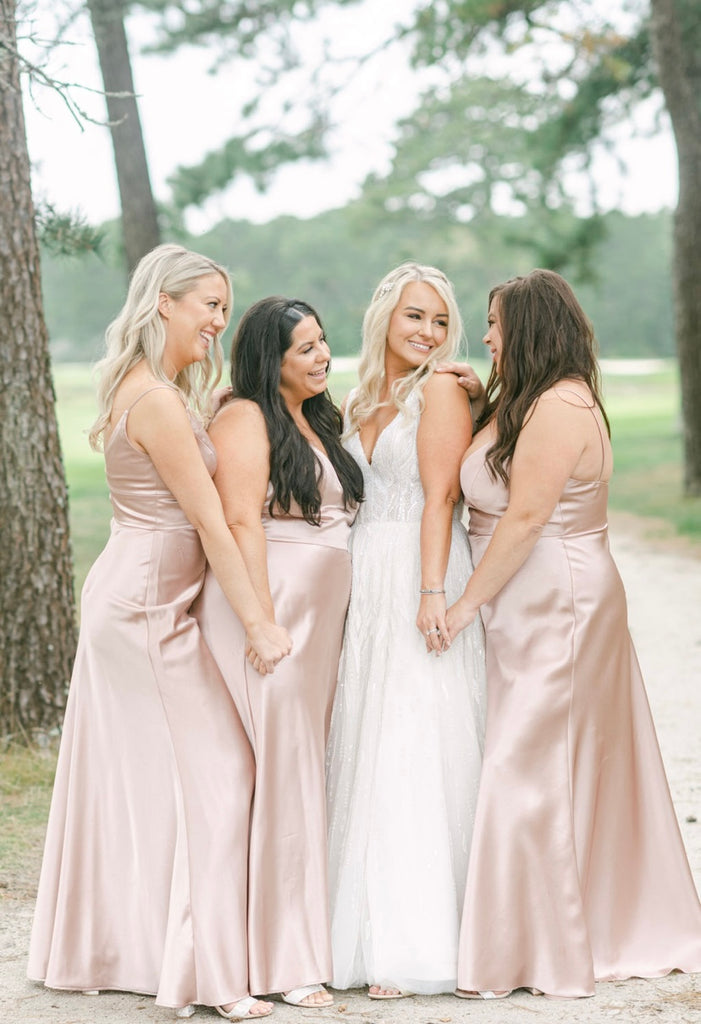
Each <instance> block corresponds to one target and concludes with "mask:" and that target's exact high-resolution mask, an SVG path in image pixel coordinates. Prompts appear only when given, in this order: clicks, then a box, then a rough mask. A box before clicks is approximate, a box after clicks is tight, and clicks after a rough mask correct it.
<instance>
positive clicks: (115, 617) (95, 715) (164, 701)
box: [28, 413, 252, 1007]
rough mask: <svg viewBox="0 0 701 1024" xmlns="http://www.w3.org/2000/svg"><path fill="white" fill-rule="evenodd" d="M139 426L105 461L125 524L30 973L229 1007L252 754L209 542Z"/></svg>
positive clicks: (105, 572) (118, 537)
mask: <svg viewBox="0 0 701 1024" xmlns="http://www.w3.org/2000/svg"><path fill="white" fill-rule="evenodd" d="M126 424H127V414H126V413H125V414H124V416H123V417H122V418H121V420H120V421H119V422H118V424H117V425H116V427H115V429H114V431H113V433H112V435H111V437H110V438H109V441H108V442H107V444H106V449H105V466H106V471H107V479H108V483H109V487H110V496H111V500H112V505H113V511H114V518H113V521H112V526H111V534H110V538H109V540H108V543H107V546H106V547H105V549H104V551H103V552H102V553H101V555H100V556H99V557H98V559H97V561H96V562H95V564H94V565H93V567H92V569H91V570H90V573H89V575H88V577H87V579H86V582H85V586H84V588H83V594H82V601H81V630H80V639H79V644H78V651H77V655H76V661H75V667H74V671H73V678H72V681H71V688H70V693H69V699H68V706H67V709H66V715H65V720H64V725H63V736H62V741H61V749H60V754H59V760H58V767H57V771H56V781H55V786H54V794H53V799H52V804H51V812H50V816H49V824H48V831H47V838H46V847H45V852H44V860H43V865H42V871H41V879H40V883H39V894H38V898H37V904H36V912H35V917H34V926H33V931H32V940H31V949H30V956H29V966H28V974H29V977H30V978H33V979H38V980H42V981H44V982H45V984H46V985H47V986H49V987H51V988H62V989H77V990H85V989H88V990H90V989H119V990H126V991H131V992H140V993H147V994H155V995H156V998H157V1002H158V1003H160V1004H161V1005H164V1006H171V1007H179V1006H184V1005H186V1004H188V1003H202V1004H207V1005H215V1004H221V1003H227V1002H232V1001H234V1000H236V999H240V998H241V997H242V996H244V995H246V993H247V992H248V971H247V962H246V948H245V929H246V889H245V885H243V886H242V885H241V882H240V879H241V877H245V857H244V859H243V862H241V844H240V831H241V828H245V826H246V816H244V818H243V822H242V821H241V819H240V817H237V815H238V814H239V806H238V800H237V799H236V793H237V786H238V785H239V784H245V782H246V779H247V778H248V776H249V775H250V772H251V770H252V766H251V765H250V750H249V747H248V744H247V742H246V737H245V735H244V733H243V730H242V728H241V725H240V722H239V720H238V717H237V716H236V714H235V711H234V707H233V703H232V701H231V698H230V696H229V693H228V691H227V689H226V686H225V685H224V681H223V679H222V678H221V675H220V674H219V672H218V670H217V668H216V666H215V665H214V662H213V660H212V658H211V655H210V654H209V651H208V650H207V648H206V647H205V644H204V642H203V641H202V637H201V635H200V632H199V629H198V627H197V623H196V621H195V620H194V618H192V616H191V615H190V614H189V607H190V605H191V603H192V601H193V600H194V598H195V597H196V596H197V593H198V591H199V590H200V587H201V585H202V581H203V578H204V570H205V558H204V553H203V551H202V546H201V544H200V540H199V537H198V535H197V533H196V531H195V530H194V529H193V527H192V526H191V525H190V524H189V522H188V521H187V519H186V518H185V515H184V513H183V512H182V510H181V508H180V506H179V505H178V503H177V502H176V500H175V498H174V497H173V495H172V494H171V492H170V491H169V490H168V489H167V487H166V486H165V484H164V483H163V481H162V480H161V479H160V477H159V476H158V474H157V472H156V470H155V467H154V465H153V463H152V462H151V460H150V458H149V457H148V456H147V455H146V454H145V453H144V452H142V451H141V450H139V449H137V448H136V447H135V446H134V445H133V444H132V443H131V442H130V441H129V438H128V437H127V433H126ZM193 428H194V429H195V434H196V437H197V441H198V444H199V447H200V451H201V453H202V456H203V458H204V460H205V462H206V464H207V468H208V470H209V471H210V473H213V472H214V468H215V465H216V455H215V453H214V450H213V449H212V447H211V445H210V443H209V440H208V438H207V435H206V434H205V432H204V431H203V430H202V428H201V427H199V426H198V425H196V424H195V422H194V420H193Z"/></svg>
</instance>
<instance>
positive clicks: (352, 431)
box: [328, 263, 485, 999]
mask: <svg viewBox="0 0 701 1024" xmlns="http://www.w3.org/2000/svg"><path fill="white" fill-rule="evenodd" d="M461 336H462V326H461V320H460V314H459V311H458V308H457V304H456V301H455V297H454V294H453V288H452V286H451V284H450V282H449V281H448V280H447V278H446V277H445V275H444V274H442V273H441V272H440V271H439V270H436V269H435V268H433V267H426V266H421V265H419V264H416V263H407V264H404V265H402V266H400V267H398V268H397V269H395V270H393V271H392V272H391V273H389V274H388V275H387V276H386V277H385V278H384V279H383V280H382V281H381V282H380V284H379V285H378V287H377V289H376V291H375V294H374V295H373V298H372V301H371V303H370V306H369V308H368V310H367V312H366V314H365V318H364V322H363V350H362V356H361V362H360V368H359V375H360V384H359V387H358V388H357V389H356V390H355V391H353V392H351V394H350V396H349V397H348V400H347V402H346V407H345V432H346V442H345V443H346V446H347V448H348V451H350V453H351V454H352V455H353V457H354V458H355V459H356V461H357V462H358V465H359V466H360V467H361V469H362V471H363V477H364V485H365V501H364V502H363V504H362V505H361V507H360V511H359V513H358V516H357V519H356V521H355V525H354V526H353V528H352V531H351V541H350V548H351V554H352V563H353V579H352V588H351V601H350V607H349V611H348V618H347V623H346V632H345V638H344V644H343V651H342V655H341V664H340V669H339V683H338V689H337V693H336V699H335V703H334V708H333V714H332V721H331V733H330V740H329V750H328V806H329V857H330V883H331V908H332V924H331V930H332V947H333V960H334V978H333V984H334V986H335V987H337V988H352V987H357V986H360V985H365V984H367V985H368V986H369V995H370V996H371V997H372V998H376V999H390V998H399V997H400V996H402V995H407V994H410V993H437V992H452V991H453V990H454V988H455V984H456V977H457V955H458V926H459V918H460V911H461V909H462V901H463V892H464V886H465V876H466V871H467V856H468V850H469V846H470V839H471V834H472V822H473V815H474V808H475V802H476V795H477V784H478V777H479V771H480V762H481V746H482V734H483V722H482V717H483V708H484V701H485V680H484V642H483V635H482V628H481V625H480V624H479V622H476V623H474V624H473V626H472V627H471V628H470V630H467V631H465V632H464V633H463V634H461V636H460V638H459V639H458V640H457V641H456V642H455V643H454V644H452V645H451V644H450V642H449V637H448V633H447V629H446V621H445V614H446V607H447V605H446V602H449V603H450V602H452V601H454V600H455V596H456V595H458V594H459V593H460V592H461V591H462V588H463V587H464V575H465V574H467V576H469V575H470V573H471V572H472V563H471V560H470V552H469V547H468V543H467V535H466V532H465V529H464V527H463V526H462V524H461V522H460V513H461V506H460V483H459V469H460V459H461V457H462V453H463V451H464V449H465V444H466V443H468V444H469V440H470V438H471V435H472V430H471V421H470V412H469V406H468V403H467V402H466V401H465V396H464V393H463V392H462V391H461V389H460V387H459V386H458V384H457V382H456V379H455V377H454V376H453V375H452V374H450V375H439V374H435V373H434V370H435V367H436V364H437V363H438V362H444V361H446V360H451V359H452V358H453V357H454V355H455V353H456V351H457V349H458V346H459V344H460V341H461Z"/></svg>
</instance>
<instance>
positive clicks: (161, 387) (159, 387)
mask: <svg viewBox="0 0 701 1024" xmlns="http://www.w3.org/2000/svg"><path fill="white" fill-rule="evenodd" d="M162 390H166V391H175V392H176V393H179V392H177V388H174V387H173V385H172V384H154V385H153V387H152V388H146V390H145V391H142V392H141V394H140V395H137V397H136V398H135V399H134V401H133V402H132V403H131V405H129V406H127V408H126V409H125V410H124V411H125V413H126V414H127V416H128V415H129V413H130V412H131V410H132V409H133V408H134V406H135V405H136V404H137V403H138V402H140V401H141V399H142V398H145V396H146V395H150V394H151V392H152V391H162Z"/></svg>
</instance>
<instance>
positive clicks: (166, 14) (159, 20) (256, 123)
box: [132, 0, 359, 211]
mask: <svg viewBox="0 0 701 1024" xmlns="http://www.w3.org/2000/svg"><path fill="white" fill-rule="evenodd" d="M358 2H359V0H259V2H257V3H254V4H252V3H250V2H249V0H196V2H193V3H188V4H182V3H173V2H171V0H132V6H134V7H139V8H141V9H143V10H147V11H150V12H151V13H152V14H153V15H155V16H156V18H155V22H154V23H155V30H156V41H155V42H154V43H151V44H149V45H148V46H147V47H145V52H147V53H149V52H150V53H172V52H173V51H174V50H177V49H178V48H180V47H183V46H204V47H207V49H208V52H210V53H211V54H212V59H213V70H215V69H216V68H217V67H218V66H221V65H222V64H223V63H225V62H227V61H231V60H237V61H241V60H248V61H250V67H251V75H252V76H255V77H256V79H257V81H258V85H259V89H258V91H257V93H256V94H254V95H253V96H252V97H249V98H247V99H243V100H242V102H241V103H240V104H239V111H238V123H239V124H241V125H243V126H244V128H246V129H247V130H245V131H243V132H239V133H238V134H235V135H232V136H231V137H230V138H229V139H228V140H226V142H225V143H224V144H223V145H222V146H221V147H219V148H218V149H217V150H214V151H212V152H210V153H208V154H207V156H206V157H205V158H204V159H203V160H202V161H200V163H199V164H196V165H193V166H189V167H180V168H178V169H177V171H176V172H175V174H174V175H173V176H172V177H171V178H170V180H169V184H170V185H171V186H172V197H173V198H172V202H173V205H174V207H175V210H176V211H183V210H185V209H187V207H188V206H193V205H195V206H197V205H201V204H202V203H204V202H205V201H206V200H207V199H208V198H209V197H210V196H212V195H214V194H216V193H217V192H220V191H221V190H223V189H225V188H226V187H227V186H228V185H229V184H230V183H231V182H232V181H234V179H235V178H237V177H238V176H240V175H249V176H250V177H251V178H252V180H253V183H254V185H255V186H256V188H258V189H260V190H263V189H264V188H265V187H266V186H267V185H268V183H269V181H270V178H271V176H272V175H273V173H274V172H275V171H276V170H277V169H278V168H279V167H281V166H283V165H285V164H288V163H291V162H294V161H297V160H301V159H318V158H320V157H323V156H325V155H326V136H327V132H328V128H329V123H328V118H327V115H326V112H325V109H324V106H325V104H324V103H323V102H322V101H321V100H320V97H319V96H318V95H316V94H315V93H313V94H312V98H310V99H307V100H303V99H302V98H301V97H300V96H299V95H297V93H296V91H295V86H294V85H292V86H291V93H290V95H288V96H285V95H284V90H283V91H282V93H281V101H280V112H279V116H278V117H277V118H275V119H274V121H273V122H272V123H271V122H270V118H268V119H267V120H261V119H260V117H258V116H257V115H258V113H259V107H260V103H261V99H262V98H263V97H264V96H265V95H266V93H267V92H268V91H269V90H270V89H272V88H274V87H275V86H277V85H278V84H279V83H280V82H284V80H285V75H286V74H287V73H289V72H292V71H295V70H298V69H299V68H300V67H301V66H302V63H303V62H302V59H301V57H300V55H299V53H298V52H297V50H296V48H295V46H294V45H293V42H292V37H291V34H290V27H291V26H292V25H294V24H295V23H300V22H305V21H310V20H311V19H312V18H314V17H315V16H316V15H317V14H318V12H319V11H320V10H321V8H323V7H324V6H327V5H329V4H334V5H335V6H346V5H349V4H354V3H358ZM253 58H256V63H255V64H254V63H253ZM292 97H294V98H292ZM230 105H231V104H229V106H230ZM304 108H306V109H305V117H306V123H305V126H304V127H303V128H301V129H300V128H299V127H295V129H294V130H288V129H286V128H285V118H286V115H287V114H289V112H290V111H291V110H292V109H294V110H295V112H296V114H297V115H299V113H300V111H301V110H302V109H304ZM297 120H299V116H298V117H297ZM249 126H250V127H249Z"/></svg>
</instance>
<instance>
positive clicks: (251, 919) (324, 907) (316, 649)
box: [195, 296, 362, 1008]
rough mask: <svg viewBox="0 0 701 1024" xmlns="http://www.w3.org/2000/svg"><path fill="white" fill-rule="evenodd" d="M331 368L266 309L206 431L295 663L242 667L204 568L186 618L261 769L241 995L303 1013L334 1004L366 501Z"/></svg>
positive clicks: (238, 646) (261, 587) (301, 310)
mask: <svg viewBox="0 0 701 1024" xmlns="http://www.w3.org/2000/svg"><path fill="white" fill-rule="evenodd" d="M329 359H330V354H329V347H328V345H327V343H326V337H325V335H324V330H323V327H322V326H321V321H320V319H319V316H318V314H317V313H316V312H315V311H314V310H313V309H312V308H311V306H309V305H307V304H306V303H304V302H300V301H297V300H287V299H284V298H280V297H275V296H273V297H270V298H266V299H262V300H261V301H260V302H258V303H256V304H255V305H254V306H252V307H251V308H250V309H249V310H248V311H247V312H246V313H245V314H244V316H243V317H242V319H241V322H240V324H239V326H238V329H237V332H236V336H235V338H234V344H233V349H232V358H231V379H232V382H233V388H232V390H231V392H230V393H229V394H228V395H226V396H225V397H224V400H223V402H222V404H221V406H220V408H219V410H218V411H217V413H216V415H215V416H214V419H213V421H212V423H211V426H210V429H209V435H210V439H211V441H212V443H213V444H214V447H215V449H216V451H217V455H218V465H217V471H216V473H215V476H214V482H215V484H216V486H217V488H218V490H219V493H220V495H221V499H222V503H223V506H224V512H225V516H226V521H227V523H228V524H229V527H230V529H231V531H232V533H233V535H234V537H235V538H236V540H237V543H238V544H239V547H240V548H241V552H242V554H243V557H244V560H245V562H246V566H247V568H248V571H249V573H250V576H251V579H252V580H253V582H254V585H255V587H256V591H257V594H258V596H259V599H260V601H261V603H262V605H263V607H264V608H265V610H266V612H267V614H268V615H269V616H270V617H271V618H273V617H274V619H275V621H277V622H281V623H284V625H285V626H286V627H287V628H288V629H289V630H290V632H291V634H292V636H293V637H294V644H295V647H294V651H293V653H292V655H291V657H289V658H288V659H287V660H286V662H285V664H284V665H281V666H280V667H279V668H278V669H277V670H276V673H275V676H274V678H273V679H270V680H268V679H261V678H260V676H258V674H257V673H256V672H255V671H253V670H252V669H251V668H249V667H247V666H246V661H245V651H246V637H245V632H244V629H243V627H242V625H241V624H240V622H239V620H238V618H237V616H236V615H235V614H234V613H233V612H232V610H231V607H230V604H229V602H227V600H226V598H225V596H224V594H223V593H222V590H221V586H220V584H219V582H218V580H217V578H216V575H215V573H214V572H208V573H207V577H206V580H205V584H204V587H203V590H202V595H201V598H200V600H199V601H198V603H197V606H196V608H195V614H196V615H197V617H198V619H199V622H200V625H201V629H202V633H203V635H204V637H205V640H206V642H207V644H208V645H209V647H210V649H211V651H212V653H213V655H214V658H215V660H216V662H217V664H218V666H219V668H220V670H221V672H222V674H223V676H224V678H225V679H226V682H227V684H228V686H229V688H230V690H231V694H232V696H233V698H234V702H235V704H236V708H237V711H238V714H239V716H240V719H241V722H242V723H243V727H244V729H245V731H246V734H247V736H248V739H249V741H250V748H251V751H252V757H253V759H254V761H255V786H254V792H253V806H252V810H251V816H250V822H249V823H247V825H246V834H247V835H250V855H249V863H248V893H249V908H248V954H249V980H250V988H251V991H252V992H256V993H268V992H281V993H282V997H283V999H284V1000H285V1001H286V1002H288V1003H292V1004H293V1005H298V1006H302V1007H311V1008H314V1007H325V1006H329V1005H330V1004H331V1002H332V998H331V996H330V995H329V993H328V992H327V991H326V989H325V988H324V987H323V983H324V982H326V981H328V980H329V979H330V978H331V973H332V972H331V951H330V942H329V921H328V894H327V865H326V860H327V855H326V808H325V785H324V749H325V741H326V733H327V727H328V720H329V715H330V709H331V702H332V700H333V694H334V690H335V686H336V673H337V669H338V658H339V653H340V649H341V638H342V634H343V622H344V617H345V613H346V607H347V604H348V595H349V591H350V578H351V577H350V572H351V569H350V556H349V554H348V533H349V530H350V524H351V522H352V520H353V517H354V515H355V511H356V508H357V505H358V502H359V501H360V499H361V497H362V475H361V473H360V470H359V469H358V468H357V466H356V464H355V462H354V461H353V459H352V458H351V456H350V455H348V454H347V453H346V452H345V450H344V449H343V447H342V446H341V442H340V432H341V416H340V413H339V412H338V410H337V409H336V408H335V406H334V405H333V403H332V401H331V398H330V396H329V394H328V391H327V388H326V379H327V374H328V369H329ZM254 664H257V661H256V660H255V659H254ZM246 800H247V795H246V793H242V803H243V804H244V805H245V806H246V810H248V806H247V804H246Z"/></svg>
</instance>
